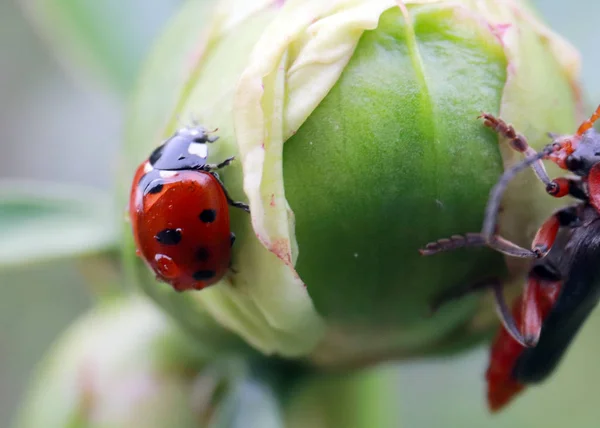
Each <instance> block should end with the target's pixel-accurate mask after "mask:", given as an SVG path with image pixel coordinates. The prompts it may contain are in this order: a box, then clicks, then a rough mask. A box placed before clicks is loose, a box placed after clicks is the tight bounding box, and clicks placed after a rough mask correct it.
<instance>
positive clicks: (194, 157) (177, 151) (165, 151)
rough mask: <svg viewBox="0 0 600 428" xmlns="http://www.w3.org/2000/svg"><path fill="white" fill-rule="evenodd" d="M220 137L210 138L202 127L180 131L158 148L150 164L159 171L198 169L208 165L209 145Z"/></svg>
mask: <svg viewBox="0 0 600 428" xmlns="http://www.w3.org/2000/svg"><path fill="white" fill-rule="evenodd" d="M218 138H219V137H217V136H209V133H208V131H207V130H206V128H204V127H202V126H194V127H185V128H181V129H179V130H178V131H177V132H176V133H175V134H174V135H173V136H172V137H171V138H169V139H168V140H167V141H165V142H164V144H162V145H161V146H159V147H157V148H156V149H155V150H154V151H153V152H152V154H151V155H150V158H149V159H148V160H149V162H150V164H151V165H152V166H153V167H154V168H156V169H159V170H171V171H173V170H183V169H197V168H201V167H203V166H204V165H206V159H207V158H208V144H207V143H212V142H214V141H217V139H218Z"/></svg>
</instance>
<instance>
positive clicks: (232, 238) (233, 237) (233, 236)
mask: <svg viewBox="0 0 600 428" xmlns="http://www.w3.org/2000/svg"><path fill="white" fill-rule="evenodd" d="M229 239H230V240H231V246H232V247H233V243H234V242H235V234H234V233H233V232H231V235H229Z"/></svg>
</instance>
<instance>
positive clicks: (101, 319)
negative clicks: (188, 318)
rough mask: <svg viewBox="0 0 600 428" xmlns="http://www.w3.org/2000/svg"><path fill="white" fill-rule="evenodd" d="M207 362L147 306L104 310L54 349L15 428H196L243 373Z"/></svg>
mask: <svg viewBox="0 0 600 428" xmlns="http://www.w3.org/2000/svg"><path fill="white" fill-rule="evenodd" d="M207 358H208V354H204V353H199V352H198V350H197V348H195V347H193V346H190V344H189V340H187V336H184V335H182V334H181V332H180V330H179V329H177V328H174V327H173V326H172V325H169V323H168V322H167V320H166V319H165V316H164V315H163V314H162V313H161V312H159V311H157V309H156V307H155V306H154V305H153V304H151V303H149V302H148V301H146V300H141V299H139V298H138V299H132V300H124V301H119V302H112V303H110V304H105V305H103V306H100V307H98V308H96V309H94V310H93V311H91V312H90V313H88V314H86V315H85V316H84V317H83V318H81V319H80V320H78V321H77V322H76V323H75V324H74V325H72V326H71V327H70V329H69V330H68V331H67V332H66V333H65V334H64V336H63V337H62V338H60V340H59V341H58V342H57V343H56V344H55V346H54V348H53V349H52V350H51V352H50V354H49V355H48V356H47V357H46V358H45V360H44V361H43V362H42V364H41V366H40V367H39V369H38V374H37V376H36V379H35V382H34V384H33V385H32V388H31V391H30V392H29V396H28V397H27V399H26V400H25V403H24V405H23V406H22V408H21V410H20V414H19V418H18V420H17V423H16V425H15V426H16V427H19V428H37V427H47V428H64V427H86V428H93V427H109V426H110V427H123V428H126V427H148V428H153V427H156V428H158V427H167V426H169V427H178V428H179V427H197V426H199V425H198V424H199V423H201V422H202V421H205V422H206V421H208V420H211V418H212V417H213V416H214V411H215V406H217V405H218V404H219V399H220V398H219V397H221V396H222V395H223V392H224V391H227V390H228V388H229V387H230V386H233V385H235V383H236V381H237V377H239V376H242V375H243V370H244V369H243V367H241V366H240V364H236V363H231V364H229V365H230V367H221V368H220V370H217V369H215V367H214V366H211V365H204V363H203V361H206V360H207ZM221 365H222V366H224V364H221ZM201 425H202V426H205V425H204V424H203V423H201Z"/></svg>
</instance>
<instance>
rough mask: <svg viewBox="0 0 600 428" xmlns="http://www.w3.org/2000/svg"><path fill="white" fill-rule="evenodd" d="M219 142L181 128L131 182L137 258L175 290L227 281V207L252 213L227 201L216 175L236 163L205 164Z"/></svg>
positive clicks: (200, 129) (230, 237)
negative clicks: (209, 151) (224, 277)
mask: <svg viewBox="0 0 600 428" xmlns="http://www.w3.org/2000/svg"><path fill="white" fill-rule="evenodd" d="M217 139H218V137H216V136H209V133H208V132H207V131H206V129H205V128H203V127H201V126H194V127H185V128H182V129H180V130H178V131H177V132H176V133H175V134H174V135H173V136H172V137H171V138H169V139H168V140H166V141H165V142H164V143H163V144H162V145H161V146H160V147H158V148H157V149H155V150H154V151H153V152H152V154H151V155H150V157H149V158H148V160H146V161H145V162H143V163H142V164H141V165H140V166H139V167H138V169H137V171H136V173H135V177H134V179H133V185H132V188H131V194H130V199H129V216H130V219H131V224H132V230H133V236H134V239H135V243H136V247H137V254H138V255H139V256H140V257H141V258H142V259H143V260H144V261H145V262H146V264H147V265H148V266H149V267H150V268H151V269H152V270H153V271H154V272H155V273H156V277H157V279H158V280H161V281H164V282H167V283H169V284H170V285H172V286H173V288H174V289H175V290H177V291H185V290H191V289H195V290H201V289H203V288H205V287H207V286H209V285H211V284H214V283H216V282H217V281H219V280H220V279H221V278H223V276H224V275H225V273H226V272H227V270H228V269H229V267H230V264H231V246H232V245H233V242H234V240H235V236H234V234H233V233H231V231H230V228H229V205H232V206H234V207H237V208H240V209H243V210H244V211H246V212H249V211H250V210H249V208H248V205H246V204H244V203H241V202H235V201H233V200H232V199H231V198H230V197H229V194H228V193H227V190H226V189H225V187H224V186H223V183H222V182H221V180H220V179H219V176H218V175H217V173H216V172H215V171H216V170H218V169H221V168H223V167H225V166H227V165H229V164H230V163H231V162H232V161H233V159H234V158H233V157H230V158H228V159H225V160H224V161H223V162H221V163H219V164H216V165H215V164H208V163H207V162H206V160H207V158H208V144H209V143H213V142H215V141H216V140H217Z"/></svg>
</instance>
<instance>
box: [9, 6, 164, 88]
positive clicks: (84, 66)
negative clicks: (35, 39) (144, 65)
mask: <svg viewBox="0 0 600 428" xmlns="http://www.w3.org/2000/svg"><path fill="white" fill-rule="evenodd" d="M174 3H175V2H173V1H171V0H162V1H158V2H156V1H154V2H153V3H152V7H144V5H145V3H142V2H120V1H119V0H105V1H102V2H91V1H86V0H70V1H63V0H43V1H42V0H21V5H22V7H23V9H24V10H25V12H26V15H27V16H28V17H29V18H30V19H31V21H32V23H33V24H34V26H35V27H36V29H37V30H38V32H39V33H40V35H41V37H42V38H43V40H44V41H45V42H47V43H48V44H49V45H50V47H51V49H52V50H53V51H54V53H55V54H56V55H57V56H58V58H59V60H60V61H61V62H62V63H63V64H64V65H65V66H66V68H67V69H68V70H69V71H71V72H74V73H75V74H76V75H77V77H83V78H86V79H88V78H89V77H90V76H91V77H94V78H95V79H98V80H100V81H102V82H103V83H105V84H108V86H110V87H112V88H113V89H115V90H116V91H118V92H121V93H124V92H127V91H128V90H129V89H130V88H131V87H132V85H133V83H134V81H135V77H136V75H137V73H138V69H139V67H140V65H141V62H142V59H143V58H144V56H145V53H146V49H147V48H148V46H149V45H150V43H151V42H152V40H153V39H154V37H155V33H156V32H157V30H159V29H160V27H161V25H162V24H163V22H164V21H165V17H168V16H169V15H170V13H171V9H172V7H173V6H174V5H175V4H174Z"/></svg>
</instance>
